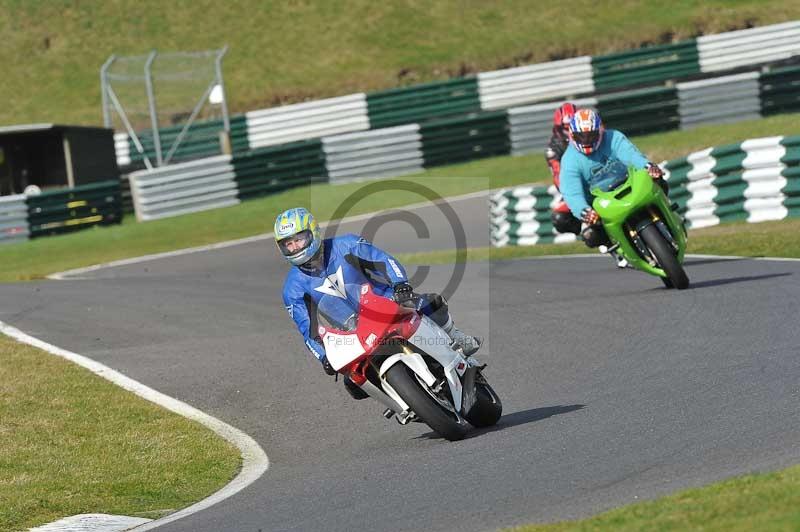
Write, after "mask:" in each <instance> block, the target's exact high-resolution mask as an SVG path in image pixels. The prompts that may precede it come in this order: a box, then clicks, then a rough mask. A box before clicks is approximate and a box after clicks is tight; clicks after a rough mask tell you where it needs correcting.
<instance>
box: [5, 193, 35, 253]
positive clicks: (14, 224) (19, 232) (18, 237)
mask: <svg viewBox="0 0 800 532" xmlns="http://www.w3.org/2000/svg"><path fill="white" fill-rule="evenodd" d="M29 235H30V230H29V227H28V205H27V204H26V203H25V195H24V194H16V195H14V196H0V244H5V243H8V242H20V241H22V240H27V239H28V237H29Z"/></svg>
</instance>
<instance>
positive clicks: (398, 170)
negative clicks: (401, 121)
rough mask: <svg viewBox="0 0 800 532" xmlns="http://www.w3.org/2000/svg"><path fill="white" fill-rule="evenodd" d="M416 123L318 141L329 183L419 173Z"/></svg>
mask: <svg viewBox="0 0 800 532" xmlns="http://www.w3.org/2000/svg"><path fill="white" fill-rule="evenodd" d="M419 129H420V127H419V125H418V124H407V125H404V126H396V127H390V128H383V129H376V130H373V131H365V132H359V133H347V134H344V135H336V136H333V137H325V138H323V139H322V149H323V151H324V152H325V166H326V168H327V169H328V176H329V178H330V181H331V182H341V181H345V180H347V179H354V178H377V177H389V176H396V175H403V174H411V173H416V172H421V171H422V170H423V163H424V159H423V155H422V135H420V132H419Z"/></svg>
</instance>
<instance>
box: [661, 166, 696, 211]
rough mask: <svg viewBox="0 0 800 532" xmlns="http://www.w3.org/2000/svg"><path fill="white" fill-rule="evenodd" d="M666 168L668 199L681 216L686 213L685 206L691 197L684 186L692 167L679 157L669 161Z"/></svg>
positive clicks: (687, 181)
mask: <svg viewBox="0 0 800 532" xmlns="http://www.w3.org/2000/svg"><path fill="white" fill-rule="evenodd" d="M666 167H667V170H669V199H670V200H671V201H672V202H674V203H677V204H678V212H679V213H681V214H683V213H685V212H686V209H687V206H686V205H687V203H688V202H689V198H690V197H691V194H689V189H688V188H686V185H687V184H688V183H689V172H690V171H691V170H692V165H691V164H690V163H689V161H688V159H687V158H686V157H681V158H680V159H673V160H671V161H669V162H668V163H667V165H666Z"/></svg>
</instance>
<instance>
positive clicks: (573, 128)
mask: <svg viewBox="0 0 800 532" xmlns="http://www.w3.org/2000/svg"><path fill="white" fill-rule="evenodd" d="M569 135H570V145H569V147H568V148H567V151H566V152H565V153H564V156H563V157H562V158H561V174H560V177H561V194H562V195H563V196H564V201H566V202H567V205H568V206H569V209H570V211H571V212H572V214H573V215H574V216H575V217H576V218H578V219H579V220H581V221H583V223H585V224H586V226H587V227H586V228H585V229H584V230H583V232H582V234H583V239H584V241H585V242H586V245H587V246H589V247H592V248H594V247H598V246H608V245H610V244H611V241H610V240H609V238H608V235H607V234H606V231H605V229H603V226H602V224H601V223H600V216H598V214H597V212H596V211H595V210H594V209H593V208H592V207H591V205H590V204H589V200H588V199H587V198H590V197H591V196H590V195H589V180H590V178H591V176H592V174H593V172H595V171H597V169H600V168H602V167H603V165H605V164H606V163H607V162H608V161H609V160H619V161H621V162H623V163H624V164H625V165H627V166H634V167H636V168H643V169H647V172H648V174H650V177H652V178H653V179H654V180H655V181H656V183H658V185H659V186H660V187H661V188H662V189H663V190H664V193H665V194H667V193H669V186H668V185H667V182H666V181H665V180H664V179H663V176H664V172H662V170H661V168H659V167H658V166H657V165H655V164H653V163H651V162H650V161H648V160H647V158H646V157H645V156H644V155H642V153H641V152H640V151H639V150H638V149H637V148H636V146H634V144H633V143H632V142H631V141H630V140H628V137H626V136H625V135H624V134H623V133H622V132H621V131H617V130H615V129H605V127H603V122H602V121H601V120H600V115H598V114H597V113H596V112H595V111H593V110H591V109H579V110H578V111H576V112H575V115H574V116H573V117H572V120H571V121H570V133H569ZM600 249H601V251H603V248H602V247H601V248H600ZM603 252H605V251H603ZM612 255H613V253H612ZM615 258H616V259H617V265H618V266H620V267H624V266H625V265H626V264H627V262H626V261H625V259H623V258H622V257H621V256H619V257H618V256H615Z"/></svg>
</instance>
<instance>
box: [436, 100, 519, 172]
mask: <svg viewBox="0 0 800 532" xmlns="http://www.w3.org/2000/svg"><path fill="white" fill-rule="evenodd" d="M420 133H421V134H422V152H423V155H424V158H425V167H426V168H427V167H431V166H440V165H444V164H453V163H459V162H464V161H470V160H473V159H479V158H482V157H491V156H495V155H507V154H509V153H511V141H510V138H509V127H508V119H507V113H506V112H505V111H494V112H491V111H490V112H485V113H480V114H478V115H477V116H470V117H467V118H453V119H450V120H436V121H432V122H427V123H425V124H422V125H421V127H420Z"/></svg>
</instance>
